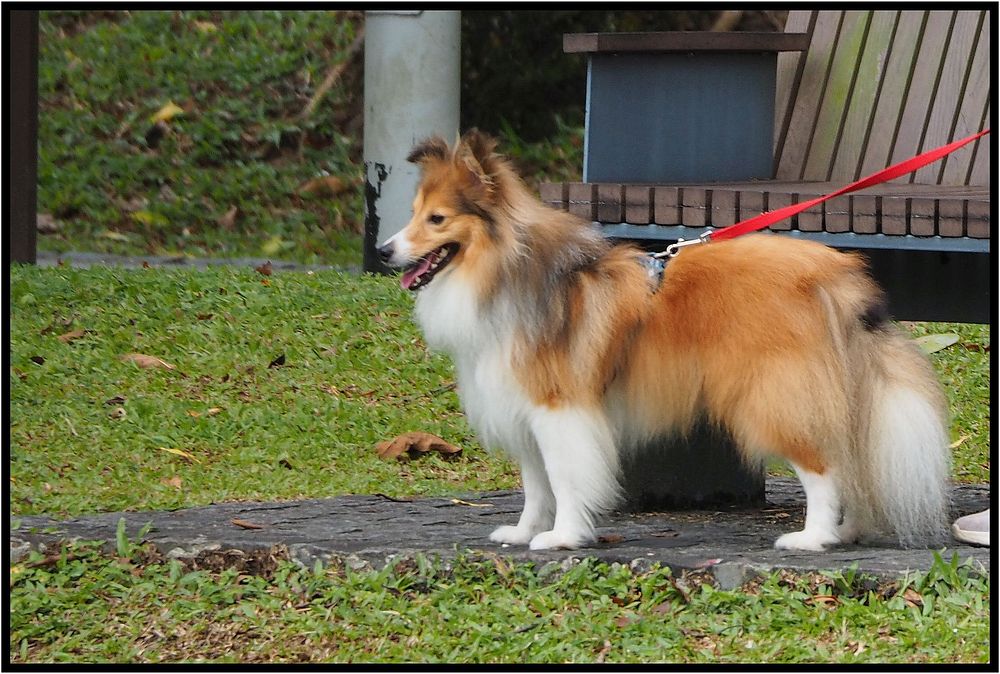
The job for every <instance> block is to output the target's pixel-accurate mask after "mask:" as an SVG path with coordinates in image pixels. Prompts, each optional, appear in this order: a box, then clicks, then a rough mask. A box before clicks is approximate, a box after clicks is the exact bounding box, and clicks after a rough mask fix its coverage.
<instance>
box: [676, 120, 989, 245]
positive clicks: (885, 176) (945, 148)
mask: <svg viewBox="0 0 1000 674" xmlns="http://www.w3.org/2000/svg"><path fill="white" fill-rule="evenodd" d="M989 132H990V130H989V129H986V130H985V131H980V132H979V133H977V134H973V135H971V136H969V137H968V138H963V139H961V140H956V141H955V142H953V143H948V144H947V145H942V146H941V147H939V148H935V149H933V150H928V151H927V152H924V153H922V154H918V155H917V156H916V157H911V158H910V159H907V160H905V161H901V162H899V163H898V164H893V165H892V166H890V167H889V168H885V169H882V170H881V171H878V172H876V173H873V174H871V175H870V176H868V177H867V178H862V179H861V180H858V181H856V182H853V183H851V184H850V185H847V186H846V187H841V188H840V189H839V190H837V191H836V192H830V193H829V194H825V195H823V196H821V197H816V198H815V199H810V200H809V201H803V202H802V203H798V204H792V205H791V206H785V207H784V208H779V209H777V210H775V211H768V212H767V213H761V214H760V215H757V216H754V217H752V218H749V219H747V220H743V221H741V222H737V223H736V224H735V225H730V226H729V227H724V228H722V229H717V230H715V231H710V232H705V233H704V234H702V235H701V236H700V237H699V238H697V239H692V240H690V241H683V240H682V241H678V242H677V243H675V244H672V245H670V246H668V247H667V249H666V250H665V251H664V252H662V253H657V254H656V257H664V256H666V257H673V256H674V255H675V254H676V253H677V250H678V249H679V248H683V247H684V246H686V245H692V244H698V243H707V242H708V241H722V240H724V239H732V238H733V237H737V236H739V235H741V234H746V233H747V232H755V231H757V230H758V229H764V228H765V227H768V226H769V225H772V224H774V223H775V222H779V221H781V220H784V219H785V218H790V217H792V216H793V215H796V214H797V213H801V212H802V211H804V210H806V209H807V208H812V207H813V206H815V205H816V204H821V203H823V202H824V201H827V200H828V199H833V198H834V197H839V196H841V195H842V194H848V193H850V192H857V191H858V190H862V189H864V188H866V187H871V186H872V185H878V184H879V183H884V182H886V181H888V180H892V179H893V178H898V177H900V176H904V175H906V174H907V173H912V172H913V171H916V170H917V169H919V168H921V167H923V166H926V165H927V164H930V163H933V162H936V161H937V160H938V159H941V158H942V157H944V156H945V155H947V154H950V153H952V152H954V151H955V150H957V149H958V148H960V147H962V146H963V145H967V144H968V143H971V142H972V141H974V140H976V139H978V138H980V137H982V136H985V135H986V134H988V133H989Z"/></svg>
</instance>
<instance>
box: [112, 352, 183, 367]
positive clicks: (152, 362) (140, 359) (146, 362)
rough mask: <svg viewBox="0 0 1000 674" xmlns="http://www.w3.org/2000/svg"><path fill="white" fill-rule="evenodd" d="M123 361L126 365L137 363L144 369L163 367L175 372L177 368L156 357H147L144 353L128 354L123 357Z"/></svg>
mask: <svg viewBox="0 0 1000 674" xmlns="http://www.w3.org/2000/svg"><path fill="white" fill-rule="evenodd" d="M121 360H122V362H125V363H135V364H136V365H138V366H139V367H143V368H150V367H162V368H166V369H167V370H173V369H174V368H175V367H176V366H174V365H171V364H170V363H168V362H166V361H165V360H162V359H160V358H157V357H156V356H147V355H146V354H144V353H126V354H125V355H124V356H122V357H121Z"/></svg>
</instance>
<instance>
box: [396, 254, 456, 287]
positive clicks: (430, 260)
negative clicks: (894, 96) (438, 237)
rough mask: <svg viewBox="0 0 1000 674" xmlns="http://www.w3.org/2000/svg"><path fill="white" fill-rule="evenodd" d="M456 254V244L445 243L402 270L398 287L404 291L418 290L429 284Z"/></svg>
mask: <svg viewBox="0 0 1000 674" xmlns="http://www.w3.org/2000/svg"><path fill="white" fill-rule="evenodd" d="M457 252H458V244H457V243H446V244H445V245H443V246H441V247H440V248H438V249H437V250H433V251H431V252H430V253H428V254H427V255H424V256H423V257H422V258H420V259H419V260H417V261H416V262H415V263H413V264H412V265H410V266H409V267H407V268H406V269H404V270H403V276H402V277H400V279H399V285H400V286H402V287H403V289H404V290H418V289H420V288H423V287H424V286H425V285H427V284H428V283H430V282H431V279H432V278H434V277H435V276H437V274H438V272H440V271H441V270H442V269H444V268H445V267H446V266H448V263H449V262H451V260H452V258H453V257H455V253H457Z"/></svg>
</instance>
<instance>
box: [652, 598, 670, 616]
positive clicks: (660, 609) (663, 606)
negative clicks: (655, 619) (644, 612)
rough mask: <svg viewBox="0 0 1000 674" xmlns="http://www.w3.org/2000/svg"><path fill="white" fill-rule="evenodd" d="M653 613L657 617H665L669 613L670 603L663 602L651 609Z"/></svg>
mask: <svg viewBox="0 0 1000 674" xmlns="http://www.w3.org/2000/svg"><path fill="white" fill-rule="evenodd" d="M653 613H655V614H657V615H665V614H667V613H670V602H669V601H665V602H661V603H659V604H657V605H656V606H654V607H653Z"/></svg>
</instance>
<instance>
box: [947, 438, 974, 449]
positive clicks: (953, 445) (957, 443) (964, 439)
mask: <svg viewBox="0 0 1000 674" xmlns="http://www.w3.org/2000/svg"><path fill="white" fill-rule="evenodd" d="M971 437H972V436H971V435H963V436H962V437H960V438H959V439H958V440H956V441H955V442H953V443H951V444H950V445H948V449H955V448H957V447H960V446H961V445H962V443H963V442H965V441H966V440H968V439H969V438H971Z"/></svg>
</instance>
